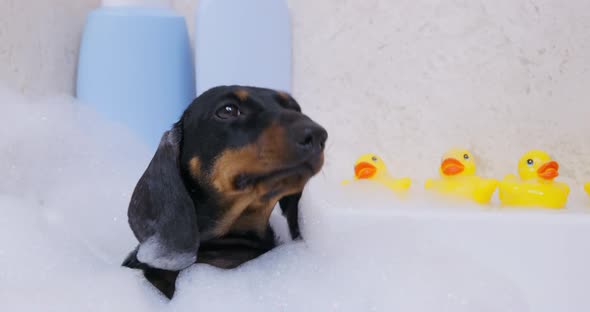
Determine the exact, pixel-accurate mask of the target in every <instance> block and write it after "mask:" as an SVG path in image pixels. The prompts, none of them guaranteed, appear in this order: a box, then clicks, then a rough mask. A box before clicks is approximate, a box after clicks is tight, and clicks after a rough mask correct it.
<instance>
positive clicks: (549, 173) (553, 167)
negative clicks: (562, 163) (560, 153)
mask: <svg viewBox="0 0 590 312" xmlns="http://www.w3.org/2000/svg"><path fill="white" fill-rule="evenodd" d="M537 175H538V176H539V177H540V178H542V179H545V180H553V179H555V178H556V177H557V176H558V175H559V164H558V163H557V162H556V161H549V162H546V163H544V164H543V165H542V166H541V167H539V169H537Z"/></svg>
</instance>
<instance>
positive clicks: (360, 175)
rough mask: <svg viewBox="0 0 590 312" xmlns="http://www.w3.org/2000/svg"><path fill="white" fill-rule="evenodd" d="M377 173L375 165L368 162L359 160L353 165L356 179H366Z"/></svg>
mask: <svg viewBox="0 0 590 312" xmlns="http://www.w3.org/2000/svg"><path fill="white" fill-rule="evenodd" d="M375 173H377V167H375V166H373V165H372V164H370V163H368V162H364V161H363V162H360V163H358V164H356V166H354V175H355V176H356V177H357V179H368V178H370V177H372V176H374V175H375Z"/></svg>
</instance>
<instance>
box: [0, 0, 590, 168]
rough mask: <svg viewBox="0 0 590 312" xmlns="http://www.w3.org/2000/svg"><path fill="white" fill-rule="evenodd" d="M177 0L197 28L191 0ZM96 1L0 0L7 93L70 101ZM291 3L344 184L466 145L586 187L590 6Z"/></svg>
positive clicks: (314, 97) (499, 163)
mask: <svg viewBox="0 0 590 312" xmlns="http://www.w3.org/2000/svg"><path fill="white" fill-rule="evenodd" d="M174 2H175V7H176V8H177V9H178V10H179V11H181V12H182V13H183V14H185V15H186V16H187V17H189V18H188V20H187V22H188V24H189V25H190V28H192V24H193V22H192V10H193V8H194V6H195V2H193V1H188V0H177V1H174ZM96 4H97V1H96V0H77V1H73V0H53V1H51V4H49V1H47V2H42V1H36V0H0V16H1V18H0V64H2V65H1V66H0V83H6V84H8V85H10V86H12V87H14V88H18V89H20V90H23V91H24V92H32V93H36V92H41V93H48V92H49V93H52V92H64V91H65V92H71V91H72V90H73V74H74V66H75V61H76V48H77V46H78V40H79V34H80V30H81V27H82V24H83V21H84V17H85V14H86V12H87V10H89V9H90V8H92V7H94V6H95V5H96ZM290 5H291V7H292V11H293V25H294V57H295V59H294V72H295V79H294V81H295V85H294V93H295V95H296V96H297V98H298V99H299V100H300V102H301V103H302V105H303V107H304V108H305V109H306V111H307V112H308V113H309V114H310V115H312V116H314V118H315V119H317V120H319V121H320V122H322V123H323V124H325V125H326V127H327V128H328V129H329V131H330V135H331V139H330V144H329V157H328V163H327V168H328V169H330V168H331V169H338V170H336V171H337V172H341V174H342V175H343V176H345V175H348V174H349V171H350V168H349V167H347V166H344V165H343V164H347V165H348V164H349V163H350V162H351V161H352V160H353V159H352V158H354V157H355V156H356V155H357V154H359V153H362V152H366V151H376V152H379V153H381V154H382V155H383V156H384V158H386V159H387V160H389V161H390V163H391V166H392V167H393V171H394V172H395V173H399V174H407V175H412V176H417V177H425V176H427V175H430V174H433V173H435V172H436V170H435V167H436V162H437V161H438V158H439V156H440V154H441V152H442V151H443V150H444V149H445V148H446V147H448V146H450V145H456V144H459V145H467V146H470V147H472V148H473V149H474V151H475V152H476V153H478V154H480V156H482V157H481V158H482V165H481V167H482V169H483V171H484V172H486V173H494V174H497V175H502V174H504V173H506V172H508V171H513V170H514V163H515V162H516V160H517V159H516V158H517V155H518V154H519V153H521V152H522V151H523V150H524V149H527V148H530V147H540V148H547V149H549V150H550V151H551V152H552V153H553V154H555V156H556V157H557V158H558V159H561V160H562V162H564V164H563V165H562V167H563V174H564V175H565V176H566V177H572V178H576V179H579V180H583V179H588V180H590V157H589V155H590V140H588V136H590V123H589V122H588V118H589V116H590V105H589V102H590V95H589V92H590V15H589V13H588V12H590V1H586V0H571V1H561V0H497V1H488V0H454V1H451V0H448V1H438V0H436V1H435V0H397V1H389V0H356V1H352V0H349V1H344V0H342V1H338V0H330V1H315V0H292V1H290ZM342 158H343V159H342ZM337 160H342V161H337ZM405 164H411V166H409V165H405ZM340 170H342V171H340Z"/></svg>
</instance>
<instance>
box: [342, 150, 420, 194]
mask: <svg viewBox="0 0 590 312" xmlns="http://www.w3.org/2000/svg"><path fill="white" fill-rule="evenodd" d="M358 180H372V181H375V182H377V183H381V184H383V185H385V186H387V187H388V188H390V189H391V190H393V191H394V192H398V193H399V192H404V191H406V190H408V189H409V188H410V185H411V184H412V180H410V178H399V179H396V178H393V177H392V176H391V175H390V174H389V172H388V171H387V166H386V165H385V162H384V161H383V159H381V157H379V156H377V155H375V154H364V155H362V156H361V157H359V158H358V159H357V160H356V162H355V164H354V181H358ZM348 183H350V181H349V180H345V181H343V182H342V184H348Z"/></svg>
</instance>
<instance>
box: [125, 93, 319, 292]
mask: <svg viewBox="0 0 590 312" xmlns="http://www.w3.org/2000/svg"><path fill="white" fill-rule="evenodd" d="M327 137H328V133H327V132H326V130H325V129H324V128H322V127H321V126H320V125H318V124H317V123H315V122H314V121H312V120H311V119H310V118H309V117H307V116H306V115H304V114H302V113H301V108H300V107H299V104H297V102H296V101H295V100H294V99H293V98H292V97H291V96H290V95H289V94H287V93H283V92H277V91H273V90H269V89H263V88H253V87H242V86H220V87H216V88H213V89H210V90H208V91H207V92H205V93H203V94H202V95H200V96H199V97H197V98H196V99H195V100H194V101H193V103H191V104H190V106H189V107H188V108H187V109H186V110H185V111H184V113H183V115H182V117H181V119H180V120H179V121H178V122H177V123H175V124H174V125H173V126H172V129H171V130H169V131H166V132H165V133H164V135H163V136H162V139H161V141H160V145H159V147H158V149H157V151H156V153H155V155H154V157H153V159H152V160H151V162H150V164H149V165H148V167H147V169H146V171H145V172H144V174H143V175H142V176H141V178H140V180H139V182H138V183H137V186H136V187H135V190H134V191H133V195H132V197H131V201H130V204H129V210H128V217H129V225H130V227H131V229H132V231H133V233H134V234H135V237H136V238H137V239H138V240H139V245H138V246H137V248H136V249H135V250H134V251H133V252H131V253H130V254H129V256H128V257H127V258H126V259H125V261H124V262H123V266H126V267H129V268H134V269H140V270H142V271H143V273H144V276H145V277H146V279H147V280H148V281H150V282H151V283H152V284H153V285H154V286H155V287H156V288H158V289H159V290H160V291H161V292H162V293H163V294H164V295H165V296H166V297H168V298H172V296H173V295H174V291H175V283H176V278H177V276H178V272H179V271H180V270H183V269H185V268H187V267H189V266H190V265H192V264H193V263H207V264H210V265H213V266H216V267H220V268H234V267H237V266H239V265H240V264H242V263H244V262H246V261H249V260H252V259H254V258H256V257H258V256H260V255H262V254H263V253H265V252H267V251H269V250H270V249H272V248H274V247H275V245H276V242H275V235H274V233H273V230H272V229H271V227H270V225H269V218H270V214H271V212H272V210H273V208H274V207H275V205H276V204H277V202H278V203H279V205H280V208H281V210H282V213H283V215H285V216H286V218H287V223H288V226H289V231H290V233H291V236H292V237H293V238H294V239H298V238H300V233H299V224H298V204H299V199H300V197H301V192H302V191H303V188H304V186H305V184H306V183H307V181H308V180H309V179H310V178H311V177H312V176H314V175H315V174H316V173H318V172H319V171H320V169H321V167H322V165H323V162H324V146H325V143H326V139H327Z"/></svg>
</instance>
